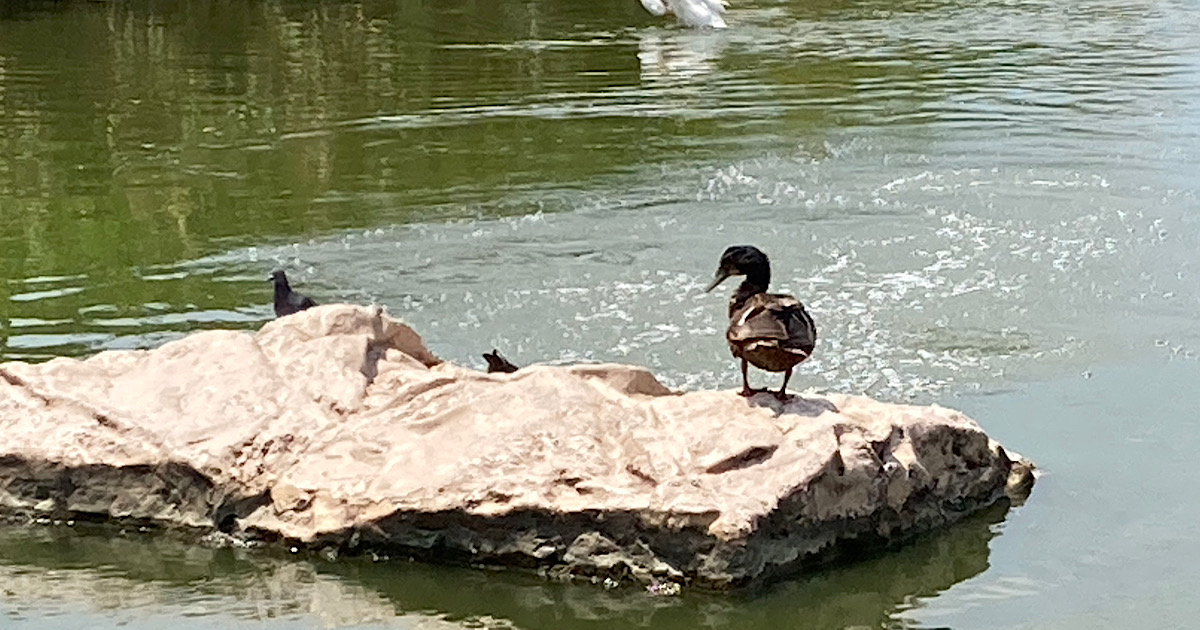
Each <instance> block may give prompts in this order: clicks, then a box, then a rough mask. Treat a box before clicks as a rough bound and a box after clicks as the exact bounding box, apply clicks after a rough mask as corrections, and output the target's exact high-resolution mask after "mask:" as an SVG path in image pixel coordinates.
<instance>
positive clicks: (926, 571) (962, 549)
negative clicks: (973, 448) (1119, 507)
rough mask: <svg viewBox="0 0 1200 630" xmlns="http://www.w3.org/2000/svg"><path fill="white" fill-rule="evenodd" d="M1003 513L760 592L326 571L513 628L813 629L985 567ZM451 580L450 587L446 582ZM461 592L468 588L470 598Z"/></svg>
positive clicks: (869, 615) (904, 604) (875, 612)
mask: <svg viewBox="0 0 1200 630" xmlns="http://www.w3.org/2000/svg"><path fill="white" fill-rule="evenodd" d="M1007 512H1008V505H1007V501H1003V502H1001V503H1000V504H997V505H995V506H993V507H992V508H989V509H987V510H985V511H984V512H982V513H980V514H977V515H975V516H973V517H971V518H968V519H966V520H964V521H962V522H960V523H958V524H956V525H954V526H953V527H951V528H949V529H947V530H945V531H943V532H941V533H939V534H933V535H929V536H923V537H920V538H918V539H916V540H915V541H911V542H910V543H909V544H907V545H905V546H902V547H899V548H897V549H895V550H889V551H883V552H879V553H877V554H872V555H871V556H870V557H865V558H854V562H853V563H851V562H837V563H834V564H832V565H831V566H830V567H829V568H827V569H826V570H825V571H823V572H820V573H818V574H816V575H812V576H808V577H805V578H802V579H798V580H794V581H791V582H785V583H782V584H779V585H777V586H775V587H773V588H770V589H768V590H766V591H760V592H754V593H741V594H736V595H733V596H728V595H724V596H722V595H712V594H706V593H696V592H690V591H687V590H685V591H684V595H683V596H682V597H667V598H663V597H651V596H649V595H648V594H646V593H645V592H643V591H642V590H641V589H635V588H626V589H618V590H615V591H602V590H600V589H596V588H589V587H581V586H575V585H564V584H548V583H541V582H538V581H536V580H534V579H533V578H521V577H519V576H512V575H496V576H488V575H486V574H479V573H465V572H462V573H460V572H457V570H454V569H442V570H440V572H442V573H443V574H444V575H445V577H444V578H443V579H442V580H437V579H431V576H430V572H429V571H425V570H415V571H409V570H405V571H402V572H399V573H397V572H396V571H395V569H394V566H393V565H387V564H370V563H363V562H348V563H338V564H336V565H330V570H332V571H334V572H337V573H339V574H343V575H347V576H353V577H354V578H355V579H356V580H357V581H358V582H359V583H361V584H362V585H363V586H366V587H372V588H374V589H377V591H378V592H379V593H380V594H382V595H384V596H386V597H387V598H389V599H392V600H393V601H394V602H395V604H396V607H397V609H399V610H426V611H428V610H436V611H439V612H444V613H447V614H449V615H451V616H453V617H456V618H457V617H460V616H464V617H482V616H490V617H498V618H502V619H508V620H510V621H512V622H513V623H514V624H515V625H516V626H517V627H520V628H527V629H530V630H543V629H545V630H550V629H554V628H561V627H563V626H567V625H569V626H571V627H597V628H599V627H628V626H638V627H650V626H652V627H654V628H656V629H657V628H706V627H728V628H752V627H753V628H758V627H763V628H766V627H803V628H810V629H821V628H839V629H840V628H845V627H850V626H862V627H871V628H878V627H881V626H884V625H887V623H888V622H889V620H890V619H891V618H892V616H893V615H895V614H896V613H897V612H900V611H902V610H904V609H905V608H908V607H910V606H911V605H912V602H913V600H914V598H916V599H919V598H922V597H930V596H933V595H936V594H937V593H939V592H941V591H943V590H945V589H947V588H949V587H951V586H953V585H954V584H956V583H958V582H961V581H963V580H966V579H969V578H971V577H974V576H976V575H978V574H980V573H982V572H983V571H984V570H985V569H987V567H988V552H989V547H988V543H989V541H990V540H991V539H992V538H993V537H994V536H996V532H995V531H993V529H992V525H994V524H995V523H998V522H1001V521H1002V520H1003V519H1004V517H1005V515H1006V514H1007ZM450 582H453V584H454V585H455V588H446V585H447V584H448V583H450ZM463 592H470V593H471V594H472V595H471V596H470V597H466V596H464V595H463V594H462V593H463Z"/></svg>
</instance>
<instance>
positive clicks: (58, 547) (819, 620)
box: [0, 506, 1007, 630]
mask: <svg viewBox="0 0 1200 630" xmlns="http://www.w3.org/2000/svg"><path fill="white" fill-rule="evenodd" d="M1006 512H1007V508H1006V506H996V507H995V508H993V509H990V510H988V511H987V512H985V513H983V514H980V515H977V516H975V517H972V518H971V519H969V520H967V521H965V522H963V523H960V524H958V525H956V526H954V527H952V528H950V529H949V530H947V531H945V532H943V533H940V534H938V535H934V536H927V537H923V538H921V539H919V540H917V541H916V542H914V543H912V544H910V545H907V546H904V547H902V548H900V549H897V550H895V551H891V552H887V553H883V554H876V555H872V556H870V557H866V558H858V559H857V562H855V563H854V564H852V565H838V566H835V567H833V568H831V569H830V570H828V571H826V572H824V573H822V574H820V575H815V576H812V577H807V578H802V579H799V580H795V581H791V582H787V583H783V584H781V585H778V586H776V587H774V588H772V589H770V590H768V591H766V592H760V593H753V594H742V595H740V596H736V597H733V598H730V597H726V596H715V595H707V594H702V593H691V592H687V591H685V592H684V594H683V595H682V596H680V597H652V596H650V595H648V594H647V593H645V592H644V591H641V590H639V589H634V588H628V589H619V590H616V591H604V590H603V589H601V588H599V587H598V586H592V585H570V584H555V583H548V582H545V581H542V580H540V579H538V578H535V577H532V576H523V575H516V574H510V573H502V574H492V573H487V572H482V571H476V570H469V569H453V568H445V567H430V566H424V565H420V564H414V563H409V562H406V561H402V560H392V561H382V562H372V561H370V560H368V559H365V558H345V559H341V560H338V561H336V562H328V561H324V560H321V559H319V558H309V559H296V558H293V557H283V556H279V555H277V554H276V553H275V552H273V551H265V550H233V549H211V548H205V547H197V546H194V545H188V544H183V543H180V542H176V541H174V540H172V539H170V538H168V537H164V536H156V535H148V534H135V533H131V532H130V533H125V534H123V535H120V536H114V535H113V534H114V531H113V530H112V529H110V528H104V527H101V528H98V529H96V528H94V526H86V527H85V526H82V525H80V526H77V527H75V528H68V527H66V526H65V525H60V526H56V527H49V528H45V527H39V528H35V529H30V528H26V527H17V526H7V527H3V528H0V578H2V579H0V582H2V583H3V584H4V592H3V599H0V610H4V612H5V614H6V615H7V616H8V617H9V618H10V619H26V620H31V621H35V622H36V621H37V620H38V619H41V618H45V617H47V616H51V615H59V614H65V613H67V612H70V611H79V610H85V611H91V613H92V614H97V615H101V616H105V617H110V618H113V619H114V620H120V619H125V618H145V617H147V616H157V615H168V616H170V617H182V616H186V617H208V616H211V617H216V618H231V619H234V620H253V621H258V622H269V621H271V620H279V619H283V620H287V619H293V620H299V621H303V622H305V624H304V625H305V626H307V625H309V624H310V623H316V624H318V625H320V626H322V627H348V626H355V625H360V624H368V625H376V624H377V625H381V626H387V627H391V626H392V624H393V623H398V622H403V623H402V624H401V625H403V624H408V623H415V622H418V621H421V620H425V621H421V622H422V623H424V622H426V621H430V622H435V621H436V622H447V625H451V624H453V625H455V626H458V625H460V624H461V625H463V626H468V627H481V626H482V627H505V626H510V625H511V626H515V627H519V628H525V629H527V630H541V629H546V630H551V629H556V628H592V627H595V628H601V627H604V628H610V627H614V624H615V625H619V626H621V627H654V628H680V629H681V630H682V629H686V628H716V627H755V628H784V627H794V626H795V625H796V624H797V623H801V624H802V625H803V626H804V627H806V628H814V629H821V628H830V629H832V628H845V627H872V628H880V627H893V626H895V627H899V626H900V622H898V621H895V620H894V618H895V616H896V615H897V613H899V612H900V611H904V610H907V609H909V608H911V607H913V606H919V605H920V601H921V599H922V598H925V597H930V596H932V595H935V594H937V593H938V592H941V591H943V590H945V589H947V588H949V587H950V586H952V585H953V584H955V583H958V582H961V581H963V580H966V579H969V578H971V577H973V576H975V575H977V574H979V573H980V572H982V571H983V570H985V569H986V568H987V566H988V541H989V540H991V539H992V538H993V537H994V536H995V535H996V533H997V523H999V522H1000V521H1001V520H1002V519H1003V518H1004V516H1005V513H1006ZM404 627H408V626H404ZM423 627H424V626H423Z"/></svg>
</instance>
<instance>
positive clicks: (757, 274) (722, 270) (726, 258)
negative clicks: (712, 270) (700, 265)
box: [704, 245, 771, 292]
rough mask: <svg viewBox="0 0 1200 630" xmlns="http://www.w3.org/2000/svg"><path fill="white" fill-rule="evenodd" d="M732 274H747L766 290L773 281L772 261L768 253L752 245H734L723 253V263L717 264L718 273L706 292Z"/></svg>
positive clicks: (747, 276) (748, 277)
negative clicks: (768, 257) (768, 258)
mask: <svg viewBox="0 0 1200 630" xmlns="http://www.w3.org/2000/svg"><path fill="white" fill-rule="evenodd" d="M730 276H746V280H747V281H750V282H753V283H754V284H755V285H761V288H762V290H764V291H765V290H766V288H767V285H768V284H770V282H771V262H770V261H769V260H767V255H766V254H764V253H763V252H762V250H760V249H759V248H757V247H754V246H752V245H734V246H733V247H730V248H728V249H726V250H725V253H724V254H721V263H720V265H718V266H717V275H716V277H715V278H713V281H712V284H710V285H708V288H707V289H705V290H704V291H705V292H708V291H712V290H713V289H715V288H717V285H718V284H721V283H722V282H724V281H725V279H726V278H728V277H730Z"/></svg>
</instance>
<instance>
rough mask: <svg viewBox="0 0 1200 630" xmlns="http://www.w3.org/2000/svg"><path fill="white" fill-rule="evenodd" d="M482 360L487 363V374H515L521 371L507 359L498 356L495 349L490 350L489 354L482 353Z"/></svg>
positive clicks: (498, 353)
mask: <svg viewBox="0 0 1200 630" xmlns="http://www.w3.org/2000/svg"><path fill="white" fill-rule="evenodd" d="M483 360H484V361H487V364H488V366H487V373H488V374H491V373H493V372H505V373H508V374H511V373H513V372H516V371H517V370H519V369H521V368H519V367H517V366H515V365H513V364H512V363H510V362H509V360H508V359H505V358H504V357H502V356H500V352H499V351H498V350H496V349H495V348H492V351H491V352H484V353H483Z"/></svg>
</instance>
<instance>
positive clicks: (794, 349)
mask: <svg viewBox="0 0 1200 630" xmlns="http://www.w3.org/2000/svg"><path fill="white" fill-rule="evenodd" d="M733 276H745V279H744V280H742V283H741V285H739V286H738V288H737V289H736V290H735V291H734V292H733V297H731V298H730V299H729V328H728V329H727V330H726V331H725V340H726V341H728V342H729V351H730V352H731V353H732V354H733V356H734V358H737V359H740V360H741V362H742V391H741V392H740V394H741V395H742V396H746V397H750V396H753V395H755V394H758V393H760V392H763V391H767V390H760V389H753V388H751V387H750V381H749V378H748V377H747V374H746V372H747V364H753V365H754V367H757V368H759V369H761V370H766V371H768V372H783V385H781V386H780V387H779V391H777V392H771V393H772V394H774V395H775V398H777V399H778V400H780V401H781V402H786V401H787V400H788V399H789V398H790V396H789V395H788V393H787V384H788V380H789V379H791V378H792V369H793V368H795V367H796V366H797V365H799V364H801V363H803V362H804V361H806V360H808V358H809V357H811V356H812V353H813V350H814V349H815V348H816V345H817V327H816V325H815V324H814V323H813V319H812V317H811V316H810V315H809V314H808V311H806V310H804V305H803V304H801V303H800V300H797V299H796V297H795V296H793V295H788V294H783V293H767V287H768V286H769V285H770V284H771V261H770V259H768V258H767V255H766V254H765V253H763V251H762V250H760V249H758V248H757V247H754V246H751V245H734V246H732V247H729V248H728V249H726V250H725V252H724V253H723V254H721V262H720V264H719V265H718V267H717V273H716V277H714V278H713V281H712V283H711V284H709V285H708V288H707V289H705V292H706V293H707V292H711V291H712V290H713V289H715V288H717V285H719V284H721V283H722V282H724V281H725V280H726V279H728V278H731V277H733Z"/></svg>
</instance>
